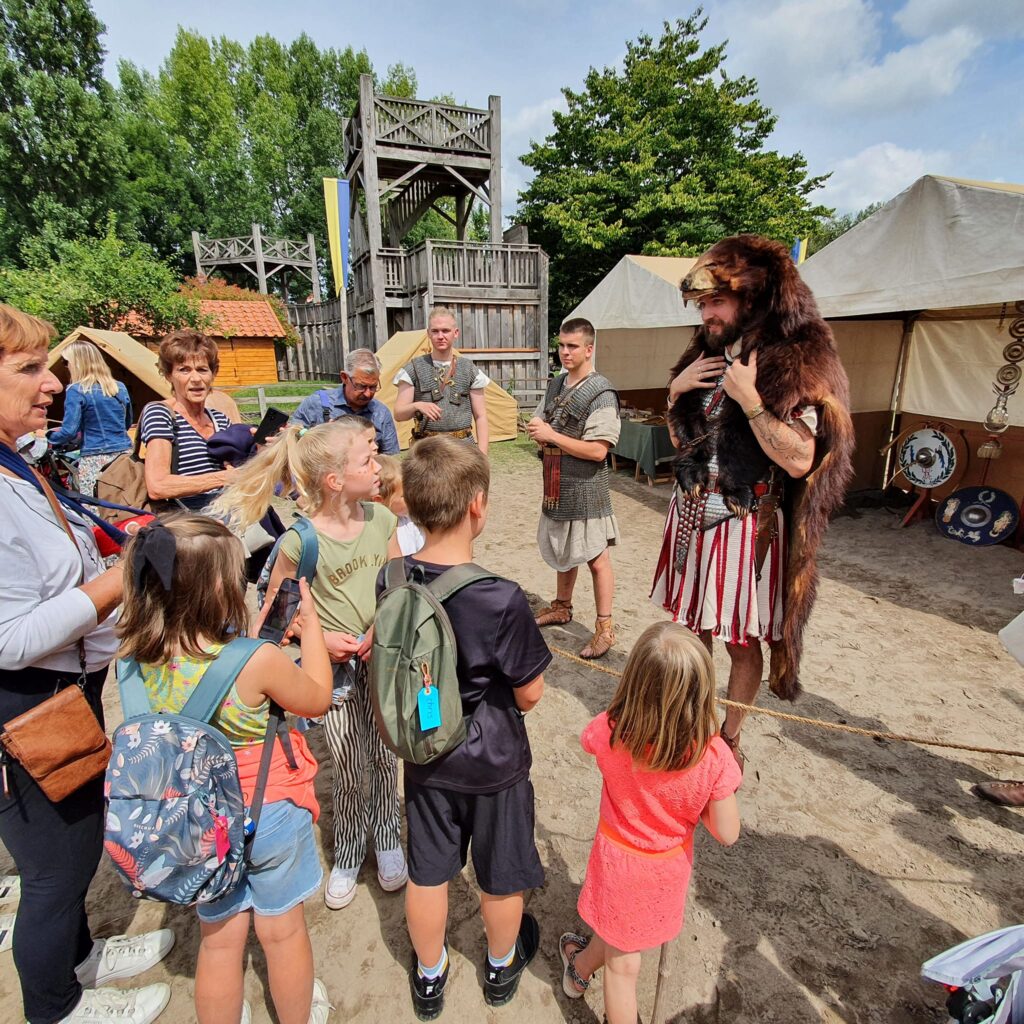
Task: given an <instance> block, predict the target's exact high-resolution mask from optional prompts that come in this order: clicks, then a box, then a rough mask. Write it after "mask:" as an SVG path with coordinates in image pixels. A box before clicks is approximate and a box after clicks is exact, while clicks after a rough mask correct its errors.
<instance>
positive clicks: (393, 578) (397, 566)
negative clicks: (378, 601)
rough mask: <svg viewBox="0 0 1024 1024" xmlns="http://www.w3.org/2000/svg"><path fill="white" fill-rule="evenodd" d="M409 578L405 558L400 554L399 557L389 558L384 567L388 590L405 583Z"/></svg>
mask: <svg viewBox="0 0 1024 1024" xmlns="http://www.w3.org/2000/svg"><path fill="white" fill-rule="evenodd" d="M407 579H408V576H407V575H406V573H405V558H404V557H401V556H399V557H398V558H392V559H389V560H388V564H387V566H386V567H385V569H384V588H385V589H386V590H394V588H395V587H400V586H401V585H402V584H403V583H405V581H406V580H407Z"/></svg>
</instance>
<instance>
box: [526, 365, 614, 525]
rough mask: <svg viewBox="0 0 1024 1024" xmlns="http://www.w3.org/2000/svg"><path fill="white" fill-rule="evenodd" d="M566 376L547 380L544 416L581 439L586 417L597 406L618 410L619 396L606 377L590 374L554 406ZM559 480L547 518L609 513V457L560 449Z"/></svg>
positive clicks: (563, 518)
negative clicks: (585, 455) (596, 457)
mask: <svg viewBox="0 0 1024 1024" xmlns="http://www.w3.org/2000/svg"><path fill="white" fill-rule="evenodd" d="M565 381H566V375H565V374H564V373H563V374H560V375H559V376H557V377H552V378H551V380H550V381H548V387H547V392H546V393H545V395H544V419H545V420H547V422H548V423H550V424H551V426H552V427H554V428H555V430H557V431H558V433H560V434H565V435H566V436H567V437H572V438H575V439H577V440H578V439H580V438H581V437H582V436H583V430H584V428H585V427H586V424H587V417H588V416H590V414H591V413H593V412H596V411H597V410H598V409H608V408H610V409H614V410H615V411H616V412H618V410H619V396H618V393H617V392H616V391H615V389H614V388H613V387H612V384H611V381H609V380H608V378H607V377H602V376H601V374H599V373H593V374H591V375H590V376H589V377H587V379H586V380H584V381H583V383H582V384H580V385H579V386H578V387H576V388H574V389H573V390H572V391H571V392H570V394H569V396H568V398H566V400H565V402H563V403H562V404H561V405H559V406H558V407H557V408H556V407H555V402H556V399H557V398H558V396H559V395H560V394H561V393H562V389H563V387H564V385H565ZM560 470H561V482H560V486H559V491H558V503H557V505H555V507H554V508H547V507H545V508H544V509H543V510H542V511H543V513H544V515H546V516H547V517H548V518H549V519H555V520H561V521H564V520H576V519H604V518H605V517H606V516H610V515H611V514H612V498H611V493H610V491H609V489H608V459H607V458H605V459H602V460H601V461H600V462H594V461H593V459H577V458H576V457H575V456H573V455H569V454H567V453H566V452H562V454H561V456H560Z"/></svg>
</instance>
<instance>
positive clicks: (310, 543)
mask: <svg viewBox="0 0 1024 1024" xmlns="http://www.w3.org/2000/svg"><path fill="white" fill-rule="evenodd" d="M288 529H289V530H294V531H295V532H296V533H297V534H298V535H299V541H300V544H301V546H300V548H299V562H298V565H297V566H296V569H295V575H296V578H297V579H300V580H301V579H302V578H303V577H305V578H306V581H307V582H308V583H310V584H312V582H313V577H314V576H315V575H316V567H317V563H318V562H319V561H320V540H319V538H318V537H317V535H316V527H315V526H314V525H313V524H312V523H311V522H310V521H309V520H308V519H306V518H300V519H296V520H295V522H294V523H292V524H291V526H289V527H288Z"/></svg>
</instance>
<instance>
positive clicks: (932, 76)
mask: <svg viewBox="0 0 1024 1024" xmlns="http://www.w3.org/2000/svg"><path fill="white" fill-rule="evenodd" d="M981 42H982V40H981V36H980V35H978V33H977V32H975V31H974V30H973V29H970V28H966V27H963V26H960V27H957V28H952V29H950V30H949V31H948V32H945V33H943V34H942V35H937V36H931V37H929V38H928V39H924V40H922V41H921V42H919V43H911V44H910V45H908V46H905V47H903V48H902V49H900V50H894V51H893V52H891V53H888V54H886V56H885V58H884V59H883V60H882V61H881V62H880V63H877V64H865V65H862V66H859V67H858V66H854V67H851V68H849V69H848V70H847V72H846V73H845V74H842V75H839V76H837V77H836V78H835V79H834V81H833V83H832V87H831V89H830V90H829V92H828V95H827V99H826V102H828V103H829V104H830V105H832V106H840V107H852V108H855V109H858V110H864V109H883V110H885V109H888V110H891V109H894V108H898V107H908V106H911V105H914V104H917V103H922V102H927V101H928V100H932V99H936V98H938V97H940V96H949V95H950V94H951V93H952V92H953V91H954V89H956V87H957V85H958V84H959V82H960V79H961V78H962V76H963V71H964V66H965V64H966V63H967V61H968V59H969V58H970V57H971V56H972V55H973V54H974V52H975V51H976V50H977V49H978V47H979V46H981Z"/></svg>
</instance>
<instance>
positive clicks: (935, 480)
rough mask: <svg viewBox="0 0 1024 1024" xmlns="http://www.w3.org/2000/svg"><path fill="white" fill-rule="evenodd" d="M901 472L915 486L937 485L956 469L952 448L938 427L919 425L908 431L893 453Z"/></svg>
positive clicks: (940, 484) (954, 449)
mask: <svg viewBox="0 0 1024 1024" xmlns="http://www.w3.org/2000/svg"><path fill="white" fill-rule="evenodd" d="M896 458H897V461H898V462H899V465H900V469H901V470H902V472H903V475H904V476H905V477H906V478H907V479H908V480H909V481H910V482H911V483H912V484H913V485H914V486H915V487H925V488H932V487H941V486H942V485H943V484H944V483H946V481H947V480H949V479H950V477H952V475H953V472H954V470H955V469H956V448H954V447H953V442H952V441H951V440H950V438H949V437H948V436H947V435H946V434H944V433H943V432H942V431H941V430H935V429H933V428H932V427H922V428H921V429H920V430H915V431H914V432H913V433H912V434H908V435H907V436H906V437H905V438H904V439H903V443H902V444H901V445H900V447H899V451H898V452H897V453H896Z"/></svg>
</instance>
